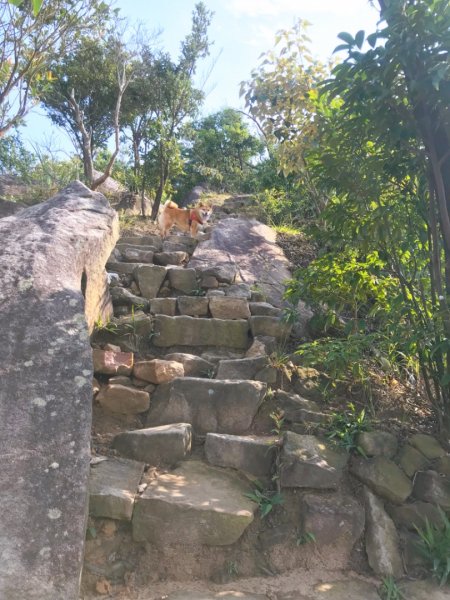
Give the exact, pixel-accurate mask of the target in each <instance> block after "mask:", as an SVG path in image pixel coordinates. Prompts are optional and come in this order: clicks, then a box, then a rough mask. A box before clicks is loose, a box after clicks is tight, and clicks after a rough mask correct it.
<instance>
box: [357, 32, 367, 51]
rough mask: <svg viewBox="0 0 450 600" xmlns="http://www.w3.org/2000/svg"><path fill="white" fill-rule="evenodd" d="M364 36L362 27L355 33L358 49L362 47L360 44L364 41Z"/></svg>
mask: <svg viewBox="0 0 450 600" xmlns="http://www.w3.org/2000/svg"><path fill="white" fill-rule="evenodd" d="M364 37H365V33H364V31H363V30H362V29H360V30H359V31H358V33H357V34H356V35H355V44H356V45H357V46H358V48H359V49H361V48H362V45H363V43H364Z"/></svg>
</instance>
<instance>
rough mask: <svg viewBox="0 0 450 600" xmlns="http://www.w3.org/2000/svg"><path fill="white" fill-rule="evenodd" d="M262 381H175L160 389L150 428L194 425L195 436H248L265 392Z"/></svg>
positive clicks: (151, 411)
mask: <svg viewBox="0 0 450 600" xmlns="http://www.w3.org/2000/svg"><path fill="white" fill-rule="evenodd" d="M266 387H267V386H266V384H264V383H261V382H259V381H220V380H217V379H201V378H197V377H183V378H176V379H174V380H173V381H171V382H169V383H165V384H162V385H160V386H158V388H157V390H156V392H155V393H154V394H153V396H152V402H151V406H150V410H149V413H148V419H147V425H148V426H149V427H151V426H155V425H168V424H170V423H181V422H183V423H191V424H192V426H193V428H194V433H196V434H206V433H209V432H211V433H232V434H241V433H246V432H247V431H248V429H249V428H250V426H251V424H252V422H253V419H254V417H255V415H256V412H257V410H258V408H259V406H260V405H261V403H262V401H263V399H264V395H265V393H266Z"/></svg>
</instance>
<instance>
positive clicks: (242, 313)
mask: <svg viewBox="0 0 450 600" xmlns="http://www.w3.org/2000/svg"><path fill="white" fill-rule="evenodd" d="M209 310H210V311H211V315H212V316H213V318H215V319H248V318H249V317H250V310H249V308H248V302H247V300H245V299H243V298H229V297H228V296H214V297H212V298H210V299H209Z"/></svg>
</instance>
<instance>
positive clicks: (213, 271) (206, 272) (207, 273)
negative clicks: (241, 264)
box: [201, 263, 238, 284]
mask: <svg viewBox="0 0 450 600" xmlns="http://www.w3.org/2000/svg"><path fill="white" fill-rule="evenodd" d="M237 272H238V268H237V266H236V265H235V264H232V263H231V264H230V263H229V264H222V265H214V266H212V267H207V268H206V269H201V275H202V277H214V278H215V279H217V281H218V282H219V283H228V284H231V283H233V282H234V280H235V279H236V275H237Z"/></svg>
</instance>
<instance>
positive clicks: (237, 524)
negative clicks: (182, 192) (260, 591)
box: [84, 235, 443, 600]
mask: <svg viewBox="0 0 450 600" xmlns="http://www.w3.org/2000/svg"><path fill="white" fill-rule="evenodd" d="M202 243H203V242H202V241H200V242H199V247H201V245H202ZM196 246H197V241H196V240H194V239H192V238H191V237H188V236H184V235H170V236H169V237H168V238H167V239H165V240H162V239H161V238H160V237H159V236H157V235H146V236H144V237H122V239H121V240H120V241H119V243H118V244H117V246H116V248H115V250H114V251H113V253H112V255H111V257H110V259H109V261H108V263H107V271H108V272H109V274H110V275H109V278H110V290H111V297H112V301H113V305H114V315H115V316H114V318H113V319H112V320H111V321H110V322H108V323H99V324H98V327H97V329H96V331H95V333H94V335H93V338H92V343H93V348H94V350H93V355H94V371H95V376H96V379H95V381H94V398H95V401H94V432H93V460H92V463H91V481H90V505H89V511H90V515H91V516H90V527H89V528H88V539H87V548H86V562H85V571H84V584H85V590H87V591H86V594H87V595H86V596H85V597H86V598H87V597H90V596H89V591H92V590H97V593H109V592H110V591H111V587H110V586H111V584H117V585H123V584H124V582H125V583H126V582H127V581H130V580H132V581H134V582H135V584H136V586H137V588H139V585H141V586H142V585H145V584H148V582H149V581H150V582H151V581H153V582H154V581H155V579H156V580H164V579H168V580H171V579H173V580H183V579H184V580H186V579H188V580H195V579H199V578H202V579H205V580H212V581H215V582H216V583H217V582H219V583H227V582H229V581H232V580H233V577H234V576H235V575H237V574H238V573H239V575H245V576H252V577H254V576H267V575H276V574H280V573H283V572H285V571H287V570H289V569H293V568H304V569H306V570H307V569H310V568H311V567H312V566H313V565H316V566H317V565H319V567H321V568H327V569H328V570H330V571H333V570H336V569H339V568H348V567H349V565H350V564H351V563H352V562H353V564H357V565H360V566H361V568H362V570H364V569H367V565H366V562H365V561H366V559H365V557H364V554H363V551H362V546H361V544H360V542H358V541H359V540H360V539H361V535H362V533H363V530H364V523H365V510H364V507H363V506H362V502H361V501H358V500H357V499H356V498H355V493H354V488H355V483H354V480H353V479H352V478H351V477H350V476H349V474H348V468H347V467H348V462H349V455H348V453H347V452H345V451H344V450H342V449H340V448H339V447H337V446H336V445H333V444H331V443H330V442H329V441H327V440H326V438H325V437H324V436H323V429H322V428H323V424H324V422H325V421H326V419H327V418H328V415H327V412H328V411H327V407H326V405H324V403H323V402H321V401H320V397H318V396H317V393H316V394H315V395H314V394H312V395H310V396H309V397H304V395H299V394H297V393H295V389H293V388H295V386H293V385H292V382H290V383H289V385H284V383H283V382H284V381H285V380H284V378H283V374H282V371H283V369H282V365H281V366H280V364H278V363H277V361H276V360H274V358H273V356H274V354H273V353H274V352H275V355H276V352H277V349H280V348H284V346H285V345H286V344H287V343H288V340H289V335H290V327H289V326H288V325H287V324H286V323H285V322H284V321H283V319H282V310H281V308H280V306H274V305H273V304H271V303H269V302H267V301H266V298H265V296H264V295H263V294H262V293H261V291H260V290H259V289H258V287H257V286H250V285H249V284H247V283H245V282H242V281H240V280H239V269H238V268H237V266H236V265H233V264H228V265H224V264H219V265H211V264H204V263H201V266H200V267H199V266H198V261H197V263H196V262H195V256H196ZM192 255H193V259H192V258H191V257H192ZM190 264H196V267H195V268H193V267H191V266H190ZM308 383H309V381H308V377H306V378H305V379H304V380H303V381H302V382H301V389H302V390H305V391H306V396H308V392H307V390H308V387H309V386H308ZM283 388H285V389H283ZM311 389H314V386H311ZM277 418H278V419H282V424H283V431H281V430H280V427H279V425H278V427H276V422H277V421H276V419H277ZM274 427H275V431H274ZM383 452H384V451H383ZM383 452H381V454H383ZM369 456H372V455H370V454H369ZM442 456H443V454H442V453H440V458H442ZM361 460H363V459H356V460H354V461H352V463H351V465H350V470H352V472H353V473H354V475H355V476H356V477H357V478H358V479H359V480H360V481H363V482H364V483H366V484H367V485H369V486H370V485H371V484H372V482H373V480H374V478H376V477H377V475H373V476H372V475H370V474H369V475H367V469H366V468H365V466H364V467H363V468H361V469H360V468H359V466H358V465H359V463H358V461H361ZM385 460H388V459H387V458H386V459H385ZM363 462H364V461H363ZM394 466H395V467H396V465H394ZM396 468H398V467H396ZM358 469H359V470H358ZM414 473H415V471H414ZM394 479H395V477H394ZM405 479H406V480H407V484H406V487H405V483H404V481H402V482H400V486H401V485H403V486H404V490H406V491H405V494H404V497H402V499H401V501H400V502H404V500H405V499H406V498H407V497H408V496H409V494H410V492H411V489H410V487H411V484H410V482H409V479H408V478H407V477H406V476H405ZM389 486H390V487H391V488H393V489H394V490H396V489H397V488H398V482H397V481H395V482H394V483H392V485H391V483H389ZM408 486H409V487H408ZM406 488H408V489H406ZM372 489H373V486H372ZM255 490H256V491H255ZM258 490H259V492H260V495H259V498H260V500H261V501H260V502H259V503H258V502H256V501H255V498H257V497H258V494H257V492H258ZM280 490H281V492H282V494H283V505H282V506H281V507H279V509H277V508H274V510H273V511H272V512H271V517H270V519H266V520H264V519H262V518H260V513H259V511H258V508H260V509H261V510H263V505H264V502H266V504H267V503H269V504H270V502H271V498H272V499H273V498H274V497H275V495H276V494H277V493H278V492H280ZM392 493H393V494H395V492H392ZM261 494H262V496H261ZM368 494H371V492H368ZM365 502H366V505H368V506H369V509H368V511H369V514H371V512H374V511H376V510H378V507H377V506H375V505H376V502H377V498H376V497H375V496H374V495H373V494H371V496H370V497H368V498H367V499H366V500H365ZM396 502H397V501H396ZM398 503H399V502H397V504H398ZM371 506H372V508H371ZM271 508H272V506H271ZM386 516H387V515H386ZM398 518H400V517H398ZM388 519H390V517H388ZM111 520H112V521H111ZM111 523H113V525H111ZM375 526H376V525H375ZM111 531H112V533H111ZM377 535H379V534H378V533H377ZM114 540H115V541H114ZM119 540H120V543H119ZM143 548H145V549H146V557H147V559H143V558H142V552H143V550H142V549H143ZM393 552H394V554H395V551H393ZM139 556H140V557H139ZM398 556H400V554H399V555H398ZM146 560H147V562H146ZM152 561H153V562H152ZM181 563H185V564H184V565H183V564H181ZM394 563H395V561H393V564H394ZM144 564H145V567H144ZM149 569H150V570H152V571H153V575H152V574H149V573H148V570H149ZM393 570H394V571H395V570H396V571H395V573H394V574H396V575H398V574H399V573H400V572H402V571H403V566H402V565H401V564H400V565H398V566H397V567H395V566H394V567H393ZM144 572H145V573H146V575H145V576H144V575H143V573H144ZM358 585H359V584H358ZM361 585H363V584H361ZM364 585H366V586H367V585H369V584H364ZM356 587H358V586H356ZM358 589H360V588H358ZM373 589H375V588H373ZM105 590H106V591H105ZM372 592H373V590H372V589H370V590H369V591H368V592H367V596H365V597H367V598H369V597H372V596H371V595H370V594H372ZM230 593H231V592H230ZM357 593H360V592H357ZM373 593H375V592H373ZM180 594H181V595H180ZM183 594H184V595H183ZM202 594H203V595H202ZM311 594H312V595H311V596H308V597H306V596H298V598H300V597H301V598H305V599H306V600H314V599H315V598H322V597H324V596H323V595H322V594H321V593H320V591H319V592H317V593H316V592H314V594H316V595H313V593H312V592H311ZM130 597H131V596H130ZM160 597H161V596H158V595H154V596H153V595H152V596H151V598H155V599H156V598H160ZM164 597H166V596H164ZM216 597H218V596H216V595H214V594H212V593H211V594H210V595H208V594H204V593H203V592H192V595H189V592H182V593H181V592H176V593H174V594H173V595H170V596H169V598H171V599H172V598H173V599H175V598H179V599H180V600H182V599H186V600H187V599H188V598H192V599H194V598H197V599H200V598H205V599H209V598H216ZM220 597H221V598H222V597H228V596H222V595H221V596H220ZM230 597H231V596H230ZM232 597H235V596H234V595H233V596H232ZM239 597H242V598H243V599H244V600H245V599H246V598H248V599H249V600H250V599H251V598H261V599H262V598H267V596H266V595H251V594H248V595H240V596H239ZM271 597H273V598H275V597H276V598H277V599H279V600H282V599H284V598H286V600H288V598H289V599H290V598H294V596H289V595H283V594H281V593H280V595H278V596H271ZM295 597H297V596H295ZM335 597H336V598H338V596H337V595H336V596H335ZM343 597H344V596H343ZM345 597H346V598H349V600H352V599H354V600H356V599H357V598H361V596H357V595H355V596H352V595H351V592H349V595H347V596H345ZM145 598H147V600H148V599H149V598H150V596H148V595H146V596H145Z"/></svg>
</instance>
